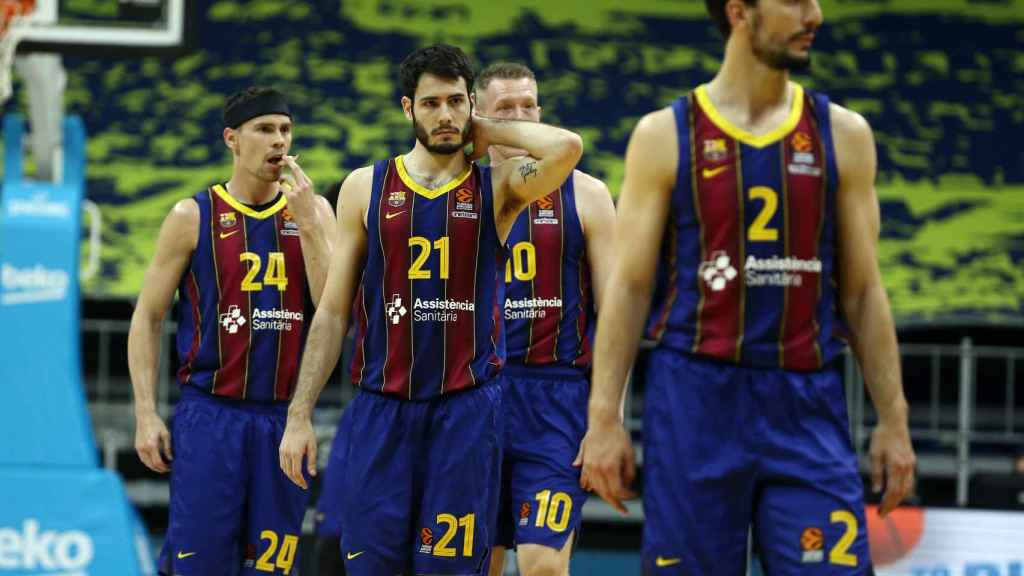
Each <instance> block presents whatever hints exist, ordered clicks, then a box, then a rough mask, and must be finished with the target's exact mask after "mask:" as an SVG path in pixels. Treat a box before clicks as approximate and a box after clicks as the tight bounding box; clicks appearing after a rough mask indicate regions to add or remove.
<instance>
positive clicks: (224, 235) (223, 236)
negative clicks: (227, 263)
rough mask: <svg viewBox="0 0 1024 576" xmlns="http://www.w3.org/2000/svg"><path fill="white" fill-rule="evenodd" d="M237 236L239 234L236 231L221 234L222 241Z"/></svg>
mask: <svg viewBox="0 0 1024 576" xmlns="http://www.w3.org/2000/svg"><path fill="white" fill-rule="evenodd" d="M235 234H238V230H235V231H233V232H221V233H220V239H221V240H223V239H225V238H227V237H228V236H234V235H235Z"/></svg>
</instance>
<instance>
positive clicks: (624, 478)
mask: <svg viewBox="0 0 1024 576" xmlns="http://www.w3.org/2000/svg"><path fill="white" fill-rule="evenodd" d="M573 466H577V467H579V466H583V470H582V471H581V473H580V486H581V487H582V488H583V489H584V490H588V491H592V492H595V493H597V495H598V496H600V497H601V499H602V500H604V501H605V502H607V503H608V504H611V505H612V507H614V508H615V509H616V510H618V511H619V512H620V513H622V514H623V515H625V514H627V513H628V511H627V510H626V505H625V504H623V503H622V501H623V500H629V499H630V498H635V497H636V493H634V492H633V490H632V489H631V488H630V486H631V485H632V484H633V478H634V477H635V476H636V460H635V455H634V453H633V444H632V442H631V441H630V439H629V432H627V431H626V428H625V427H624V426H623V425H622V422H621V421H619V420H610V421H608V422H591V424H590V426H589V427H588V428H587V434H586V435H585V436H584V437H583V442H581V443H580V451H579V454H577V455H576V461H575V462H573Z"/></svg>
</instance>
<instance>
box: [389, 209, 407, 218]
mask: <svg viewBox="0 0 1024 576" xmlns="http://www.w3.org/2000/svg"><path fill="white" fill-rule="evenodd" d="M401 214H405V210H402V211H401V212H388V213H386V214H384V219H385V220H391V219H392V218H394V217H395V216H399V215H401Z"/></svg>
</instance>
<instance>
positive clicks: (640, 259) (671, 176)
mask: <svg viewBox="0 0 1024 576" xmlns="http://www.w3.org/2000/svg"><path fill="white" fill-rule="evenodd" d="M677 157H678V143H677V142H676V135H675V120H674V118H673V112H672V110H671V109H664V110H660V111H658V112H654V113H651V114H648V115H647V116H645V117H644V118H643V119H641V120H640V122H639V124H637V127H636V129H635V130H634V131H633V135H632V137H631V138H630V142H629V147H628V148H627V150H626V174H625V178H624V180H623V182H622V192H621V194H620V195H619V203H618V216H617V220H616V225H615V258H614V263H613V265H612V271H611V275H610V277H609V278H608V280H607V281H606V282H604V289H605V294H604V301H603V302H602V305H601V311H600V314H599V315H598V320H597V342H596V344H595V346H594V370H593V376H592V381H591V388H590V405H589V410H588V422H587V424H588V427H587V434H586V436H585V437H584V439H583V445H582V447H581V448H580V458H579V459H578V462H581V463H582V465H583V472H582V475H581V477H580V483H581V484H582V485H583V487H584V488H589V489H592V490H593V491H594V492H596V493H597V494H598V495H599V496H601V498H603V499H604V500H605V501H606V502H608V503H609V504H611V505H612V506H614V507H615V508H617V509H618V510H619V511H621V512H623V513H625V511H626V508H625V506H624V505H623V504H622V500H623V499H626V498H629V497H630V496H631V491H630V489H629V485H630V484H631V483H632V481H633V475H634V473H635V467H634V460H633V459H634V454H633V448H632V446H631V444H630V440H629V433H628V432H627V431H626V429H625V427H624V426H623V422H622V412H621V410H620V405H621V398H622V395H623V392H624V389H625V385H626V379H627V375H628V373H629V369H630V366H632V364H633V361H634V359H635V358H636V352H637V347H638V346H639V343H640V337H641V335H642V333H643V327H644V323H645V321H646V318H647V312H648V309H649V308H650V305H651V292H652V289H653V287H654V279H655V273H656V271H657V265H658V251H659V249H660V247H661V239H662V235H663V234H664V230H665V222H666V219H667V218H668V211H669V207H670V204H671V199H672V187H673V186H674V185H675V173H676V165H677V163H678V158H677Z"/></svg>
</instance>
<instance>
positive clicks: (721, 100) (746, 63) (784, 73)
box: [708, 39, 791, 125]
mask: <svg viewBox="0 0 1024 576" xmlns="http://www.w3.org/2000/svg"><path fill="white" fill-rule="evenodd" d="M741 42H742V40H741V39H735V40H730V42H729V44H728V45H727V46H726V51H725V60H724V61H723V63H722V67H721V69H719V71H718V74H717V75H716V76H715V77H714V79H713V80H711V82H709V83H708V96H710V97H711V101H712V102H714V103H715V106H716V107H718V108H719V110H722V109H727V110H730V111H732V112H733V114H738V115H739V116H740V118H738V120H740V122H738V123H739V124H741V125H742V124H754V125H756V124H758V123H759V122H758V121H759V119H761V118H764V117H765V116H766V115H771V114H772V113H773V112H777V111H778V110H780V109H788V107H789V101H790V97H791V94H790V87H789V71H788V70H779V69H777V68H772V67H770V66H768V65H767V64H765V63H764V62H762V61H761V60H759V59H758V58H757V56H755V55H754V53H753V51H752V50H751V49H750V46H749V45H742V44H741Z"/></svg>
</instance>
